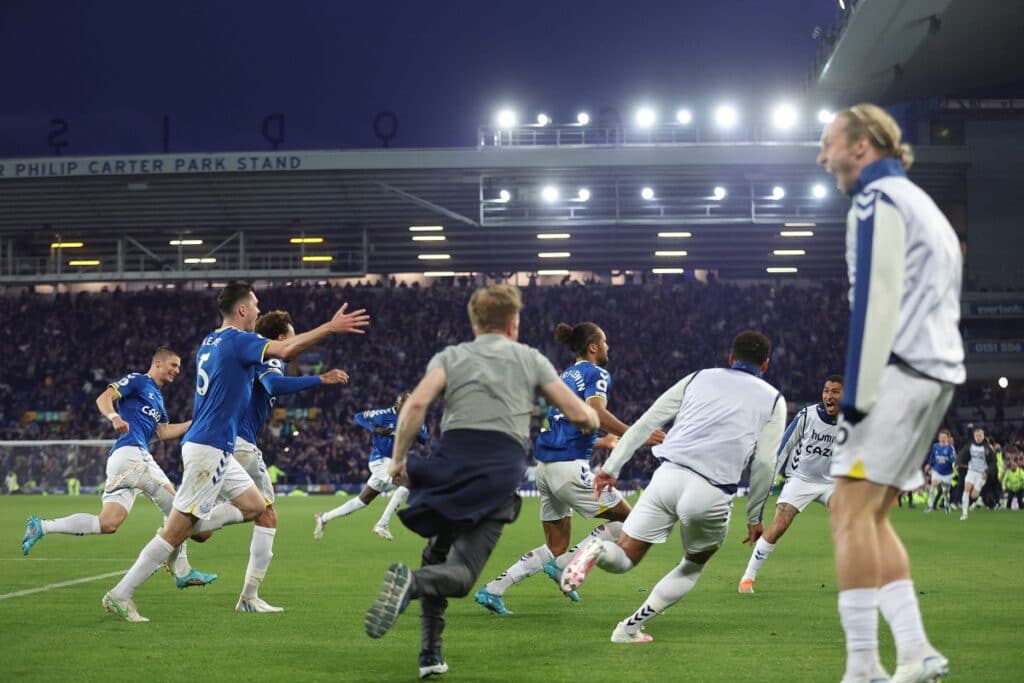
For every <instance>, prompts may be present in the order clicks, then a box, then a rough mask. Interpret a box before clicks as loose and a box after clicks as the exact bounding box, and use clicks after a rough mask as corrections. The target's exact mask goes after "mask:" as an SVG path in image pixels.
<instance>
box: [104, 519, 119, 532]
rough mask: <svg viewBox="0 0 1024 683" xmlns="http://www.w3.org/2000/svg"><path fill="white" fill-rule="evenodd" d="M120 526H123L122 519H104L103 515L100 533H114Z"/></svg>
mask: <svg viewBox="0 0 1024 683" xmlns="http://www.w3.org/2000/svg"><path fill="white" fill-rule="evenodd" d="M119 528H121V520H120V519H110V518H107V519H104V518H103V517H100V533H101V534H112V533H114V532H115V531H117V530H118V529H119Z"/></svg>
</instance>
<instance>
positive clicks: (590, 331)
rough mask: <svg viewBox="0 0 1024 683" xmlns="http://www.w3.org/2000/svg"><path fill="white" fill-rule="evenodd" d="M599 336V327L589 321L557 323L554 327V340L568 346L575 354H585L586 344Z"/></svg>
mask: <svg viewBox="0 0 1024 683" xmlns="http://www.w3.org/2000/svg"><path fill="white" fill-rule="evenodd" d="M600 336H601V328H600V327H598V326H597V325H596V324H594V323H589V322H587V323H576V324H575V325H568V324H566V323H558V326H557V327H556V328H555V341H557V342H558V343H559V344H565V345H566V346H568V347H569V348H570V349H572V352H573V353H575V354H576V355H577V356H582V355H583V354H585V353H586V352H587V346H588V345H589V344H590V343H591V342H594V341H597V340H598V339H599V338H600Z"/></svg>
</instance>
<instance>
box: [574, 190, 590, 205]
mask: <svg viewBox="0 0 1024 683" xmlns="http://www.w3.org/2000/svg"><path fill="white" fill-rule="evenodd" d="M576 199H578V200H580V201H581V202H585V201H587V200H589V199H590V190H588V189H587V188H585V187H581V188H580V191H579V192H577V193H576Z"/></svg>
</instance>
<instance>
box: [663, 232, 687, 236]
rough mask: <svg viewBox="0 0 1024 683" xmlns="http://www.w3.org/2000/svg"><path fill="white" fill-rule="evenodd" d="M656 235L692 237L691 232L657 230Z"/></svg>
mask: <svg viewBox="0 0 1024 683" xmlns="http://www.w3.org/2000/svg"><path fill="white" fill-rule="evenodd" d="M658 237H693V233H692V232H659V233H658Z"/></svg>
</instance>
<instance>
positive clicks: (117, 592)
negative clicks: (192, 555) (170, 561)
mask: <svg viewBox="0 0 1024 683" xmlns="http://www.w3.org/2000/svg"><path fill="white" fill-rule="evenodd" d="M172 550H174V548H173V547H172V546H171V544H170V543H168V542H167V541H165V540H164V539H162V538H160V535H159V534H157V535H156V536H154V537H153V538H152V539H150V541H149V543H147V544H146V545H145V547H143V549H142V552H140V553H139V557H138V559H136V560H135V564H133V565H132V566H131V569H129V570H128V573H127V574H125V575H124V576H123V577H122V578H121V580H120V581H119V582H118V584H117V585H116V586H114V588H113V589H112V590H111V591H110V592H111V593H112V594H113V595H114V597H115V598H117V599H118V600H131V599H132V595H133V594H134V593H135V589H136V588H138V587H139V586H141V585H142V584H143V583H145V582H146V579H148V578H149V577H151V576H152V575H153V572H155V571H156V570H157V569H159V568H160V565H162V564H163V563H164V562H166V561H167V558H169V557H170V556H171V551H172Z"/></svg>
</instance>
